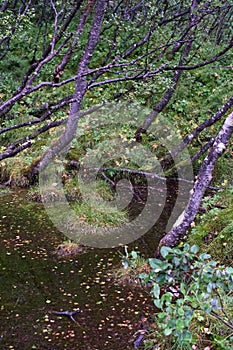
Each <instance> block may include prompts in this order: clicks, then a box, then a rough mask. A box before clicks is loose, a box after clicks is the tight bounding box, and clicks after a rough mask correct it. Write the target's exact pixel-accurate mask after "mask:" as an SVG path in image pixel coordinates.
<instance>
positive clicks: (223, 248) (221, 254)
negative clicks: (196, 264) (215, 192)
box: [188, 190, 233, 265]
mask: <svg viewBox="0 0 233 350" xmlns="http://www.w3.org/2000/svg"><path fill="white" fill-rule="evenodd" d="M218 203H221V205H222V206H225V207H226V208H224V209H219V208H212V209H211V210H209V211H207V213H206V214H204V215H202V216H201V217H200V218H199V220H200V222H199V224H197V225H196V226H195V227H194V228H193V229H192V232H191V234H190V236H189V238H188V243H189V244H191V245H192V244H198V245H199V246H200V249H201V251H205V252H208V253H209V254H211V256H212V258H213V259H215V260H218V261H220V262H221V264H228V265H231V264H232V255H233V195H232V193H231V191H227V190H226V191H224V192H222V193H221V194H220V195H219V198H218Z"/></svg>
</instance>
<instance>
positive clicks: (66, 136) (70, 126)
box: [31, 0, 106, 176]
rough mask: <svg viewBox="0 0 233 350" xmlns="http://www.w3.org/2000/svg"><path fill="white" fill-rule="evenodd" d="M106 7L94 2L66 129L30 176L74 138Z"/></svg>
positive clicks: (102, 3)
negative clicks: (92, 15) (87, 76)
mask: <svg viewBox="0 0 233 350" xmlns="http://www.w3.org/2000/svg"><path fill="white" fill-rule="evenodd" d="M90 5H92V2H90ZM105 9H106V1H105V0H98V1H97V2H96V7H95V14H94V19H93V23H92V28H91V30H90V34H89V38H88V43H87V45H86V48H85V50H84V54H83V56H82V58H81V60H80V62H79V65H78V70H77V79H76V86H75V91H74V95H73V98H74V100H75V101H74V102H73V103H72V105H71V109H70V114H69V117H68V120H67V124H66V129H65V131H64V133H62V135H61V137H60V138H59V140H58V141H57V142H56V143H55V144H54V145H53V146H51V147H50V148H49V149H48V150H47V151H46V152H45V154H44V155H43V157H42V158H41V160H40V161H39V163H38V164H37V165H36V166H35V167H34V169H32V174H31V175H32V176H35V175H37V174H38V173H39V172H40V171H41V170H42V169H44V168H45V167H46V166H47V165H48V164H49V162H50V161H51V160H52V159H53V158H54V157H55V156H56V155H58V154H61V153H62V152H64V151H65V150H66V149H67V147H68V146H69V144H70V142H71V141H72V140H73V139H74V138H75V136H76V131H77V125H78V121H79V118H80V113H79V112H80V109H81V105H82V100H83V97H84V95H85V92H86V88H87V81H86V74H85V73H86V71H87V70H88V66H89V64H90V61H91V58H92V55H93V52H94V49H95V47H96V45H97V43H98V41H99V36H100V31H101V27H102V23H103V19H104V14H105Z"/></svg>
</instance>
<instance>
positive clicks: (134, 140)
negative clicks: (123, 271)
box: [0, 0, 233, 349]
mask: <svg viewBox="0 0 233 350" xmlns="http://www.w3.org/2000/svg"><path fill="white" fill-rule="evenodd" d="M232 14H233V6H232V3H231V1H221V0H214V1H208V0H207V1H196V0H193V1H188V0H187V1H186V0H185V1H178V2H177V1H171V0H163V1H156V0H151V1H144V0H143V1H137V0H130V1H104V0H97V1H73V0H70V1H63V0H62V1H53V0H40V1H34V0H32V1H28V2H24V1H20V0H15V1H11V0H9V1H4V2H3V3H2V5H1V7H0V19H1V22H0V47H1V53H0V56H1V60H0V72H1V73H0V124H1V129H0V138H1V144H0V182H1V184H2V186H3V187H5V186H12V187H30V190H29V196H30V198H34V199H36V200H40V195H39V194H38V177H39V175H40V173H41V172H43V171H44V169H46V167H48V165H49V164H50V163H51V162H55V163H56V164H58V165H57V167H58V168H59V169H58V173H59V174H60V175H61V179H60V181H61V184H62V186H63V187H64V189H65V193H66V196H67V198H68V200H69V201H70V202H71V206H72V208H73V209H74V211H75V213H76V215H77V217H78V218H79V219H80V220H81V221H82V222H83V221H84V222H86V223H89V224H91V225H93V226H94V227H96V226H99V227H104V228H105V229H106V227H109V228H111V227H113V226H117V225H119V226H120V225H123V224H124V223H125V222H126V221H127V213H126V211H125V210H121V211H119V210H117V209H116V207H114V206H111V207H109V203H110V202H111V201H113V200H114V198H115V197H114V195H115V192H116V186H117V183H118V181H120V180H122V178H126V179H128V180H130V181H131V184H132V187H133V190H132V194H133V195H134V197H140V196H141V194H140V193H139V192H137V190H135V188H136V187H137V185H138V184H140V185H142V184H143V185H145V184H146V181H145V178H146V179H147V181H149V180H148V179H149V178H150V177H151V176H154V174H156V176H158V177H160V178H162V180H163V181H164V180H165V181H166V180H167V179H169V178H170V179H171V180H172V181H173V180H174V178H175V179H176V182H174V186H175V187H176V189H177V191H179V190H180V191H181V188H182V189H183V188H184V187H185V186H184V185H183V187H182V185H181V184H182V183H184V182H185V181H186V182H185V183H187V189H186V191H187V193H188V200H187V202H186V203H185V206H184V207H183V208H180V210H179V211H178V212H177V213H176V216H175V219H177V218H178V216H179V215H180V214H181V212H182V211H184V213H183V214H184V215H183V216H182V217H181V218H180V221H179V223H178V224H177V225H176V226H175V227H173V225H171V227H169V229H168V230H166V231H165V233H166V234H165V235H164V236H163V237H161V241H160V245H159V248H158V250H157V252H155V253H154V254H156V255H157V258H158V257H160V258H167V257H168V256H169V258H170V257H172V258H174V256H173V255H169V254H173V253H171V251H170V250H168V252H169V253H166V254H164V251H165V250H164V249H165V248H162V247H163V246H170V247H173V246H176V245H178V244H180V243H181V244H182V240H183V238H184V237H185V236H186V235H187V234H188V240H189V243H190V245H194V244H198V245H199V246H200V250H201V252H202V253H203V254H204V253H205V252H208V253H210V254H211V255H212V256H213V258H214V259H215V260H216V261H220V265H221V266H224V264H228V265H231V264H232V260H231V255H232V251H233V243H232V237H231V236H232V233H233V226H232V222H233V214H232V212H233V211H232V191H233V179H232V170H233V162H232V155H233V153H232V145H233V143H232V139H231V136H232V132H233V113H232V105H233V97H232V88H231V86H232V68H233V67H232V59H233V53H232V46H233V41H232V38H233V35H232V26H231V24H232ZM116 140H117V141H116ZM116 142H117V146H118V148H117V151H116ZM120 142H121V145H120ZM119 145H120V146H119ZM134 150H135V152H134ZM133 152H134V153H133ZM148 154H149V155H150V157H148ZM97 160H98V162H97ZM96 164H97V165H98V166H99V164H101V166H100V167H99V169H98V171H97V175H96V178H95V179H94V180H95V181H94V182H95V183H94V184H93V183H90V181H89V182H88V183H86V184H85V181H84V183H82V181H81V180H80V178H79V179H78V180H77V176H78V175H77V174H78V172H79V170H80V168H82V171H83V173H85V171H84V170H83V168H84V169H85V166H86V167H87V168H88V167H89V169H91V170H93V172H94V171H96V169H95V168H96V167H97V165H96ZM158 164H160V166H159V167H158ZM190 168H191V169H192V170H193V172H194V178H190V177H189V175H188V174H187V173H188V171H187V169H190ZM100 170H101V171H100ZM122 174H123V175H122ZM180 174H182V177H181V176H180ZM186 176H187V178H186ZM89 180H92V178H90V179H89ZM182 181H183V182H182ZM55 182H56V181H52V184H53V183H55ZM179 186H180V187H179ZM188 186H189V187H188ZM47 190H48V188H47ZM49 190H50V191H47V192H49V193H50V194H49V199H50V200H52V201H53V200H59V196H60V193H59V191H57V190H56V188H54V187H51V188H50V189H49ZM190 190H192V191H190ZM176 198H178V196H177V195H176ZM139 199H140V200H141V199H142V198H141V197H140V198H139ZM144 199H145V198H143V200H144ZM143 200H141V202H143ZM131 204H132V203H131ZM123 209H124V208H123ZM181 209H182V210H181ZM170 216H172V212H171V213H170ZM174 221H175V220H173V222H172V224H174ZM68 224H69V225H73V223H72V222H69V223H67V225H68ZM149 228H151V227H149ZM152 249H154V250H155V249H156V247H152ZM166 249H168V248H166ZM177 249H179V248H177ZM192 249H193V251H192V252H191V253H193V254H194V255H195V259H196V254H197V252H196V248H192ZM160 250H161V251H160ZM175 252H176V254H181V255H182V253H180V251H179V250H177V251H176V250H175ZM191 253H190V254H191ZM202 257H203V255H202ZM190 259H191V262H190V264H192V263H193V262H192V260H193V259H194V257H193V256H190ZM197 259H198V258H197ZM203 259H204V258H203ZM203 259H202V258H201V260H200V264H201V262H203V261H204V260H205V259H204V260H203ZM174 261H175V260H174ZM198 261H199V260H198ZM152 264H153V263H152ZM168 264H170V262H169V263H168ZM161 266H162V265H161ZM167 266H168V265H167ZM169 266H170V265H169ZM177 266H178V265H177ZM190 266H191V265H190ZM151 267H152V268H154V267H153V266H151ZM190 268H191V267H190ZM199 268H202V266H201V267H200V266H199V265H198V264H196V265H195V267H194V268H193V270H195V271H198V269H199ZM210 268H211V269H212V270H211V271H212V272H211V273H212V275H213V276H214V275H215V272H216V271H218V269H219V267H218V263H216V264H212V263H210ZM163 269H164V270H165V267H163ZM221 269H222V270H221ZM221 269H220V270H221V271H225V270H224V268H222V267H221ZM226 271H228V272H229V271H231V270H229V269H228V270H226ZM182 273H183V272H182ZM187 273H189V272H187ZM229 273H230V272H229ZM197 274H198V272H197ZM144 279H146V277H145V276H144ZM149 279H150V278H148V280H149ZM179 282H180V280H179ZM220 282H221V281H220ZM190 283H191V282H190ZM192 283H194V282H192ZM192 283H191V284H188V286H187V288H191V289H190V290H192V289H193V288H194V287H193V284H192ZM208 283H212V282H211V278H210V282H208ZM214 283H215V282H214ZM221 283H222V282H221ZM224 283H225V282H224ZM190 285H191V287H190ZM208 286H209V285H208ZM208 286H207V287H208ZM224 286H225V285H224ZM154 288H158V287H154ZM185 288H186V287H185ZM203 288H204V287H203ZM208 288H209V287H208ZM211 288H212V287H211ZM215 288H216V289H215ZM217 288H218V286H214V287H213V288H212V289H214V290H217ZM212 289H211V291H212ZM202 292H203V290H201V292H200V293H202ZM225 292H226V291H225ZM226 293H227V292H226ZM155 294H156V296H157V297H158V298H157V299H159V296H160V289H154V295H155ZM187 294H188V293H187ZM164 295H168V294H164ZM196 297H197V299H198V298H199V295H197V296H196ZM164 298H165V297H164ZM167 298H168V299H167V302H168V303H169V302H171V300H170V299H169V298H170V296H168V297H167ZM164 300H165V299H164ZM179 300H181V301H182V300H183V299H179ZM198 300H199V299H198ZM208 300H209V299H208ZM181 301H179V303H181ZM199 301H200V300H199ZM185 302H186V301H185ZM192 302H194V301H193V300H192ZM220 304H221V303H220ZM187 305H188V304H187ZM162 306H163V305H162V304H161V302H160V304H158V302H157V307H162ZM169 307H170V306H169ZM220 307H221V305H220ZM181 310H183V309H181ZM186 311H187V310H186ZM186 311H184V312H186ZM202 311H203V309H202ZM202 311H201V312H202ZM181 312H183V311H181ZM211 312H212V310H211ZM211 312H209V314H210V313H211ZM176 316H177V315H176ZM180 316H183V314H182V315H180ZM159 317H160V318H161V322H162V321H164V318H163V317H165V316H164V314H163V315H161V314H160V316H159ZM198 317H199V318H198ZM198 317H196V319H195V322H196V320H197V321H198V322H199V321H203V320H204V321H203V322H207V321H206V319H205V318H204V316H203V314H202V313H200V314H198ZM202 317H203V319H201V318H202ZM207 318H208V322H210V321H209V316H208V317H207ZM190 322H191V321H190ZM231 325H232V324H231ZM192 326H193V323H192V325H191V326H190V324H189V325H187V324H186V323H185V325H184V324H181V323H180V324H179V325H177V324H175V326H174V327H173V326H172V327H171V328H169V330H166V329H165V335H167V336H170V335H171V333H172V332H173V330H174V329H176V330H177V327H180V330H183V328H188V327H192ZM198 327H199V328H200V327H201V326H199V325H198ZM216 327H217V326H216ZM173 328H174V329H173ZM194 333H195V332H194ZM185 334H186V335H187V339H188V340H187V342H186V343H187V344H188V345H187V344H186V343H185V344H183V345H182V339H180V338H179V339H178V340H179V344H178V345H179V346H180V349H183V348H184V346H186V345H187V346H195V341H194V340H193V339H194V338H192V339H191V338H190V333H185ZM173 335H174V336H176V334H173ZM224 336H225V334H221V335H220V338H219V339H217V338H216V337H214V342H215V344H217V345H216V346H217V349H223V348H224V346H228V345H226V344H228V343H227V341H228V335H226V338H227V341H226V342H225V343H224V344H225V345H223V347H222V348H221V346H222V345H221V341H222V339H223V338H224ZM188 337H189V338H188ZM221 337H222V338H221ZM184 338H185V337H184ZM185 339H186V338H185ZM190 339H191V341H190V342H189V340H190ZM183 340H184V339H183ZM169 341H170V346H174V344H175V346H176V348H177V343H176V341H177V337H175V340H174V338H172V339H171V338H169ZM172 342H173V343H172ZM190 344H191V345H190ZM150 346H151V347H153V346H156V345H154V341H152V343H151V345H150ZM161 346H162V345H161ZM166 346H167V344H165V347H166ZM229 346H230V345H229ZM148 347H149V345H148ZM155 348H156V347H155ZM158 349H160V348H158ZM193 349H195V348H194V347H193ZM224 349H226V347H225V348H224ZM229 349H230V347H229Z"/></svg>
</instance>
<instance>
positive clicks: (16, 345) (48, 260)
mask: <svg viewBox="0 0 233 350" xmlns="http://www.w3.org/2000/svg"><path fill="white" fill-rule="evenodd" d="M0 237H1V245H0V348H1V349H4V350H5V349H15V350H16V349H17V350H27V349H40V350H43V349H47V350H64V349H67V350H79V349H80V350H81V349H83V350H84V349H85V350H95V349H96V350H104V349H108V350H121V349H122V350H126V349H133V341H134V338H133V335H134V334H135V332H136V331H137V330H138V329H140V318H141V316H142V315H149V314H151V313H153V311H154V307H153V303H152V301H151V299H150V296H149V294H148V293H146V292H143V291H142V290H139V289H135V288H130V287H127V288H126V287H123V286H119V285H117V284H115V283H114V281H113V280H112V277H111V275H112V270H113V268H116V267H117V266H118V265H119V264H120V254H119V252H120V249H119V248H115V249H94V248H88V249H87V250H86V251H84V252H83V253H82V254H79V255H76V256H72V257H68V258H59V257H58V256H56V255H54V250H55V249H56V247H57V246H58V245H59V244H61V242H62V241H64V239H65V238H64V236H63V235H62V234H61V233H60V232H58V231H57V230H56V229H55V228H54V226H53V224H52V223H51V222H50V220H49V218H48V217H47V214H46V212H45V210H44V209H43V206H42V205H41V204H38V203H32V202H29V201H27V199H26V197H25V191H16V192H12V193H4V194H1V195H0ZM136 244H137V243H136ZM141 245H142V244H141ZM141 248H142V247H140V250H141ZM72 310H78V311H79V312H78V313H76V314H74V315H73V318H74V320H72V319H71V318H69V317H65V316H64V315H59V314H56V312H60V311H72ZM74 321H75V322H74Z"/></svg>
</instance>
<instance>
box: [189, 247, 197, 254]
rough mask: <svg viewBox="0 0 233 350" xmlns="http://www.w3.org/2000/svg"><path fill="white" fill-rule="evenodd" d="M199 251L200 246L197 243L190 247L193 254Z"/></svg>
mask: <svg viewBox="0 0 233 350" xmlns="http://www.w3.org/2000/svg"><path fill="white" fill-rule="evenodd" d="M198 251H199V247H198V246H197V245H193V246H192V247H191V248H190V252H191V253H193V254H197V253H198Z"/></svg>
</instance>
